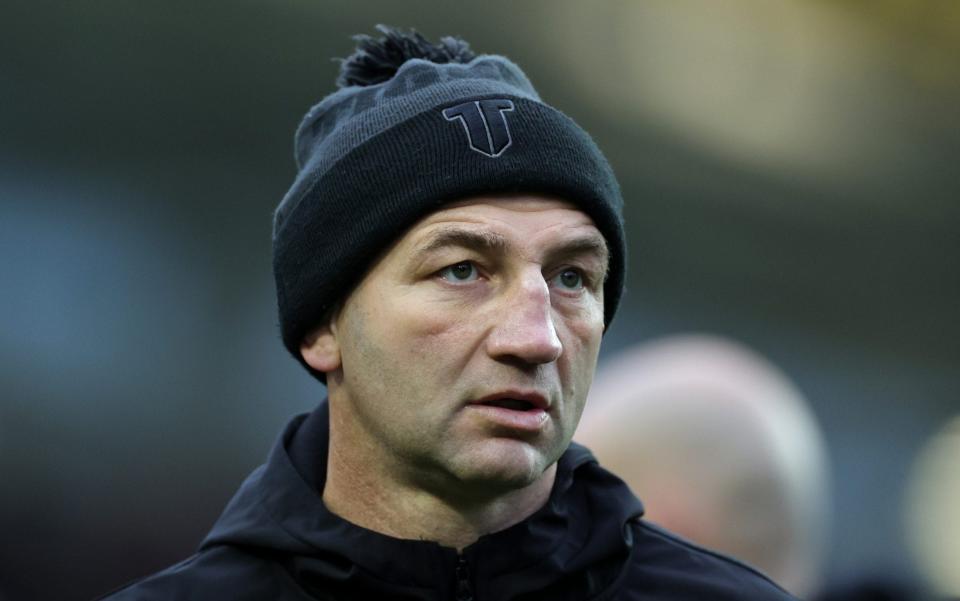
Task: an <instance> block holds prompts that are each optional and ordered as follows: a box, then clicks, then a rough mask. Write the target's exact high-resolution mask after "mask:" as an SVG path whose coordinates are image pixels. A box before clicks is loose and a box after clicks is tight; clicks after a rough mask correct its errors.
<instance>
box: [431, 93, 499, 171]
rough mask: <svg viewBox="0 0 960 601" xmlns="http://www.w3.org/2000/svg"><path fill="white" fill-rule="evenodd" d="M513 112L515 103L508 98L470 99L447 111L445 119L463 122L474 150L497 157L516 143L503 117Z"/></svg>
mask: <svg viewBox="0 0 960 601" xmlns="http://www.w3.org/2000/svg"><path fill="white" fill-rule="evenodd" d="M512 110H513V102H512V101H510V100H506V99H498V98H492V99H488V100H470V101H468V102H464V103H463V104H458V105H457V106H451V107H450V108H448V109H444V111H443V117H444V118H445V119H446V120H447V121H457V120H459V121H460V123H461V124H462V125H463V129H464V130H465V131H466V132H467V139H468V140H469V141H470V148H471V149H473V150H476V151H477V152H479V153H480V154H484V155H486V156H488V157H492V158H496V157H498V156H500V155H501V154H503V151H504V150H506V149H507V148H510V145H511V144H513V139H512V138H511V137H510V127H509V125H508V124H507V116H506V115H505V114H504V113H506V112H507V111H512Z"/></svg>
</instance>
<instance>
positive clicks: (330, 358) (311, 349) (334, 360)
mask: <svg viewBox="0 0 960 601" xmlns="http://www.w3.org/2000/svg"><path fill="white" fill-rule="evenodd" d="M300 356H302V357H303V360H304V361H306V362H307V365H309V366H310V367H312V368H313V369H315V370H317V371H322V372H323V373H329V372H331V371H334V370H336V369H339V367H340V343H339V342H337V329H336V326H335V325H334V322H333V320H330V322H328V323H326V324H324V325H322V326H320V327H319V328H317V329H316V330H314V331H312V332H310V333H309V334H307V335H306V337H305V338H304V339H303V342H301V343H300Z"/></svg>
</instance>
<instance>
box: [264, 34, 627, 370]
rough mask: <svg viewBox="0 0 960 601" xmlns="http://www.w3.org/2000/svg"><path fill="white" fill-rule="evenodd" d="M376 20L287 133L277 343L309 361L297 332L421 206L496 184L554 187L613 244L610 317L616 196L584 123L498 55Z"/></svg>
mask: <svg viewBox="0 0 960 601" xmlns="http://www.w3.org/2000/svg"><path fill="white" fill-rule="evenodd" d="M379 29H380V31H381V32H383V33H385V34H386V36H387V37H386V38H381V39H380V40H373V39H372V38H369V37H366V36H360V37H358V38H357V39H358V40H359V41H360V42H361V43H360V45H359V47H358V49H357V51H356V53H355V54H354V55H353V56H352V57H350V58H349V59H347V60H346V61H344V63H343V64H342V65H341V79H340V82H339V83H340V84H341V86H342V87H341V88H340V89H339V90H337V91H336V92H334V93H333V94H330V95H329V96H327V97H326V98H324V99H323V100H321V101H320V103H318V104H317V105H315V106H314V107H313V108H312V109H310V111H309V112H308V113H307V115H306V116H305V117H304V119H303V122H302V123H301V124H300V127H299V128H298V129H297V133H296V136H295V138H294V143H295V157H296V161H297V167H298V169H299V171H298V173H297V177H296V179H295V180H294V182H293V186H291V188H290V190H289V191H288V192H287V194H286V195H285V196H284V198H283V200H282V201H281V202H280V205H279V206H278V207H277V209H276V213H275V215H274V225H273V269H274V276H275V278H276V284H277V301H278V305H279V311H280V328H281V332H282V336H283V343H284V346H286V348H287V350H289V351H290V353H291V354H292V355H293V356H294V357H295V358H296V359H297V360H299V361H300V362H301V363H303V364H304V365H305V366H306V363H305V362H304V361H303V358H302V357H301V355H300V345H301V343H302V341H303V339H304V337H305V336H306V335H307V334H308V333H310V331H311V330H312V329H314V328H316V327H317V326H319V325H320V324H321V323H322V320H323V319H325V318H327V317H328V316H329V313H330V311H331V309H332V308H333V307H335V306H336V304H337V303H338V302H339V301H340V300H342V299H343V298H344V297H345V296H346V295H347V294H349V293H350V291H351V290H352V289H353V287H354V286H355V285H356V284H357V283H359V281H360V279H361V278H362V277H363V275H364V274H365V273H366V271H367V270H368V268H369V267H370V266H371V265H372V263H373V261H374V260H375V259H376V258H377V257H378V255H379V254H380V253H381V252H383V251H384V250H385V249H386V247H387V246H389V245H390V244H391V243H392V242H394V241H395V240H397V239H398V238H400V237H401V236H402V235H403V234H404V232H405V231H406V230H407V229H408V228H409V227H410V226H412V225H413V224H414V223H416V222H417V221H418V220H419V219H420V218H422V217H424V216H425V215H427V214H429V213H431V212H433V211H436V210H437V209H439V208H441V207H442V206H443V205H444V204H445V203H448V202H450V201H453V200H458V199H463V198H467V197H471V196H479V195H493V194H504V193H539V194H545V195H549V196H554V197H558V198H560V199H562V200H566V201H568V202H571V203H573V204H575V205H576V206H577V207H578V208H579V209H580V210H582V211H583V212H584V213H586V214H588V215H589V216H590V217H591V218H592V219H593V221H594V223H595V225H596V226H597V228H598V229H599V230H600V232H601V233H602V234H603V236H604V237H605V238H606V241H607V245H608V247H609V250H610V264H609V269H608V273H607V279H606V282H605V284H604V323H605V325H607V326H608V325H609V324H610V321H611V319H613V314H614V312H615V311H616V309H617V304H618V302H619V300H620V295H621V293H622V291H623V276H624V270H625V265H624V263H625V242H624V233H623V217H622V206H623V200H622V199H621V196H620V188H619V186H618V184H617V180H616V178H615V177H614V174H613V171H612V170H611V168H610V165H609V164H608V163H607V161H606V159H605V158H604V157H603V155H602V154H601V152H600V149H599V148H597V146H596V144H594V142H593V140H592V139H591V138H590V136H589V135H588V134H587V133H586V132H585V131H583V130H582V129H580V127H579V126H578V125H577V124H576V123H574V122H573V120H571V119H570V118H569V117H567V116H566V115H564V114H563V113H561V112H560V111H558V110H556V109H554V108H553V107H551V106H549V105H547V104H545V103H544V102H542V101H541V100H540V97H539V96H538V95H537V92H536V91H535V90H534V89H533V86H532V85H531V84H530V81H529V80H528V79H527V77H526V76H525V75H524V74H523V72H522V71H521V70H520V68H519V67H517V66H516V65H515V64H513V63H512V62H510V61H509V60H508V59H506V58H504V57H502V56H496V55H481V56H474V55H473V53H472V52H470V50H469V47H468V46H467V44H466V43H465V42H463V41H462V40H457V39H454V38H444V39H442V40H441V44H442V45H440V46H433V45H431V44H429V43H428V42H426V40H424V39H423V38H422V37H421V36H419V34H416V33H411V34H405V33H400V32H398V31H396V30H393V29H390V28H385V27H380V28H379ZM391 62H392V63H393V65H390V64H389V63H391ZM385 63H386V67H385ZM306 367H307V369H308V370H309V371H310V372H311V373H312V374H313V375H315V376H317V377H318V378H320V379H321V380H322V381H325V377H324V374H321V373H317V372H316V371H315V370H313V369H311V368H310V367H309V366H306Z"/></svg>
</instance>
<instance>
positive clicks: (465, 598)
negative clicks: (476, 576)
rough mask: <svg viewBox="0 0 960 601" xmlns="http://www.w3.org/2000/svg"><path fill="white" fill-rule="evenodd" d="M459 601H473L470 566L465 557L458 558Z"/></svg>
mask: <svg viewBox="0 0 960 601" xmlns="http://www.w3.org/2000/svg"><path fill="white" fill-rule="evenodd" d="M457 601H473V591H472V590H470V566H469V564H467V558H466V557H464V556H463V555H458V556H457Z"/></svg>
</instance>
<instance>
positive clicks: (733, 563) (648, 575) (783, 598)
mask: <svg viewBox="0 0 960 601" xmlns="http://www.w3.org/2000/svg"><path fill="white" fill-rule="evenodd" d="M631 530H632V533H633V537H634V545H635V550H634V553H633V562H632V566H631V569H630V571H629V574H628V575H627V579H628V581H627V582H625V583H624V586H623V587H622V589H621V590H623V591H633V590H637V591H642V593H643V594H637V595H630V594H627V595H626V597H625V598H628V599H633V598H636V599H644V600H646V599H650V600H652V599H674V600H677V601H682V600H686V599H690V600H702V599H711V600H717V601H796V598H795V597H794V596H792V595H791V594H790V593H788V592H787V591H785V590H784V589H783V588H781V587H780V586H778V585H777V584H776V583H775V582H773V581H772V580H770V578H768V577H767V576H766V575H764V574H763V573H761V572H760V571H759V570H757V569H755V568H752V567H750V566H748V565H747V564H745V563H742V562H740V561H737V560H736V559H733V558H732V557H728V556H726V555H723V554H722V553H718V552H716V551H711V550H709V549H706V548H704V547H701V546H699V545H696V544H694V543H692V542H690V541H688V540H685V539H683V538H681V537H680V536H677V535H676V534H673V533H672V532H669V531H667V530H665V529H663V528H661V527H660V526H657V525H655V524H652V523H650V522H648V521H646V520H636V521H634V522H633V528H632V529H631Z"/></svg>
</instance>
